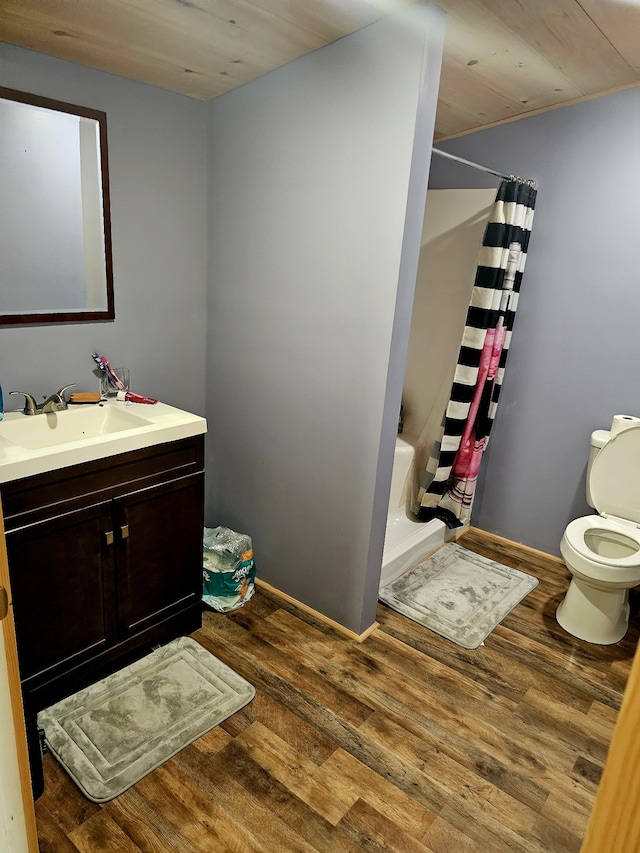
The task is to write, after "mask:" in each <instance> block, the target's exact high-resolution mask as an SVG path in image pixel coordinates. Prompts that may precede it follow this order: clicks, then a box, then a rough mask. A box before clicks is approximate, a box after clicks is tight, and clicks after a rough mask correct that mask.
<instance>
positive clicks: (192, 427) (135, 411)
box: [0, 400, 207, 483]
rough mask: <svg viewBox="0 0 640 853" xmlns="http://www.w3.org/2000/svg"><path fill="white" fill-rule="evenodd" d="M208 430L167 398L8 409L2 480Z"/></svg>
mask: <svg viewBox="0 0 640 853" xmlns="http://www.w3.org/2000/svg"><path fill="white" fill-rule="evenodd" d="M36 421H37V423H36ZM129 421H130V423H129ZM101 430H107V431H106V432H104V431H101ZM206 431H207V422H206V420H205V419H204V418H201V417H200V416H198V415H192V414H191V413H189V412H185V411H182V410H181V409H176V408H174V407H173V406H168V405H167V404H166V403H155V404H154V405H146V404H143V403H125V402H121V401H118V400H109V401H106V402H103V403H98V404H96V403H93V404H85V405H70V406H69V408H68V409H67V410H66V411H63V412H57V413H55V414H46V415H44V414H38V415H32V416H27V415H24V414H23V413H22V412H7V413H6V414H5V416H4V419H3V420H2V421H0V483H7V482H10V481H12V480H19V479H21V478H22V477H30V476H33V475H34V474H43V473H46V472H48V471H53V470H57V469H59V468H68V467H69V466H71V465H78V464H81V463H83V462H92V461H94V460H96V459H103V458H105V457H108V456H116V455H117V454H119V453H128V452H129V451H131V450H140V449H142V448H144V447H151V446H153V445H155V444H163V443H164V442H166V441H177V440H179V439H181V438H189V437H191V436H194V435H201V434H203V433H205V432H206ZM21 442H23V443H21ZM40 443H42V444H43V445H44V446H39V444H40Z"/></svg>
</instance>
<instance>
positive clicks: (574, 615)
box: [556, 425, 640, 646]
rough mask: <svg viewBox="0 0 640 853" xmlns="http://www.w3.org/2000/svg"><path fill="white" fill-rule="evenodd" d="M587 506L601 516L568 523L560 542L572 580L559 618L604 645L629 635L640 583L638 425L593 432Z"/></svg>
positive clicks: (575, 632)
mask: <svg viewBox="0 0 640 853" xmlns="http://www.w3.org/2000/svg"><path fill="white" fill-rule="evenodd" d="M587 502H588V503H589V505H590V506H592V507H594V508H595V509H596V510H597V512H598V515H587V516H583V517H582V518H576V519H575V520H574V521H572V522H570V523H569V525H568V526H567V529H566V530H565V532H564V536H563V537H562V542H561V543H560V553H561V554H562V557H563V559H564V561H565V563H566V564H567V568H568V569H569V571H570V572H571V574H572V575H573V577H572V579H571V583H570V585H569V589H568V591H567V594H566V596H565V598H564V600H563V601H562V603H561V604H560V606H559V607H558V610H557V611H556V619H557V620H558V623H559V624H560V626H561V627H562V628H564V630H565V631H567V632H568V633H569V634H573V636H574V637H578V638H579V639H581V640H586V641H587V642H589V643H596V644H598V645H602V646H606V645H610V644H611V643H617V642H618V641H619V640H621V639H622V638H623V637H624V635H625V634H626V633H627V628H628V627H629V590H630V589H631V587H634V586H637V585H638V584H640V426H637V425H634V426H631V427H629V428H628V429H625V430H624V431H622V432H619V433H618V434H617V435H611V433H609V432H608V431H606V430H596V432H594V433H592V435H591V453H590V455H589V465H588V468H587Z"/></svg>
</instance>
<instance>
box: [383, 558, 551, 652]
mask: <svg viewBox="0 0 640 853" xmlns="http://www.w3.org/2000/svg"><path fill="white" fill-rule="evenodd" d="M537 585H538V580H537V578H534V577H531V575H527V574H525V573H524V572H519V571H517V570H516V569H510V568H508V567H507V566H503V565H502V564H501V563H496V562H495V561H494V560H488V559H487V558H486V557H481V556H480V555H479V554H474V553H473V551H467V550H466V548H462V547H461V546H460V545H456V544H455V543H453V542H450V543H448V544H447V545H444V546H443V547H442V548H440V550H439V551H436V553H435V554H433V555H432V556H431V557H429V558H428V559H427V560H425V561H424V562H423V563H420V565H419V566H416V567H415V569H411V571H410V572H407V573H406V574H404V575H402V576H401V577H399V578H398V579H397V580H395V581H393V583H390V584H389V585H388V586H386V587H383V588H382V589H381V590H380V600H381V601H384V603H385V604H388V605H389V607H391V608H393V610H396V611H397V612H398V613H403V614H404V615H405V616H408V617H409V618H410V619H413V621H414V622H419V623H420V624H421V625H424V626H425V628H429V629H430V630H431V631H434V632H435V633H436V634H440V636H441V637H446V638H447V639H448V640H452V641H453V642H454V643H457V644H458V645H459V646H462V647H463V648H465V649H477V648H478V646H479V645H481V644H482V642H483V640H484V639H485V638H486V637H488V636H489V634H490V633H491V632H492V631H493V629H494V628H495V627H496V625H498V624H499V623H500V622H502V620H503V619H504V618H505V616H506V615H507V614H508V613H509V612H510V611H511V610H513V608H514V607H515V606H516V604H519V603H520V602H521V601H522V599H523V598H524V597H525V596H526V595H528V594H529V593H530V592H531V590H532V589H535V588H536V586H537Z"/></svg>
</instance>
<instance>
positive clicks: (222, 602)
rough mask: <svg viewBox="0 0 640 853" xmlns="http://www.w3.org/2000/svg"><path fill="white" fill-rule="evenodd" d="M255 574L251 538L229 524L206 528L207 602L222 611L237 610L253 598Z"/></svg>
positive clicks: (204, 594) (204, 577) (204, 591)
mask: <svg viewBox="0 0 640 853" xmlns="http://www.w3.org/2000/svg"><path fill="white" fill-rule="evenodd" d="M255 577H256V564H255V560H254V559H253V546H252V544H251V538H250V537H249V536H247V535H246V534H245V533H236V532H235V531H233V530H229V528H228V527H205V529H204V547H203V554H202V600H203V602H204V603H205V604H206V605H207V606H208V607H211V608H212V609H213V610H218V611H219V612H221V613H226V612H228V611H230V610H237V609H238V607H242V605H243V604H246V602H247V601H249V599H250V598H252V597H253V594H254V592H255Z"/></svg>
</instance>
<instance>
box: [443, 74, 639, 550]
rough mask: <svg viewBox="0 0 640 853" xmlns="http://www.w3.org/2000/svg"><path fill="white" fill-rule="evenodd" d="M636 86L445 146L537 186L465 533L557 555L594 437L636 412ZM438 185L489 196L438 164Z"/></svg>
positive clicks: (459, 170) (580, 502) (473, 176)
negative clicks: (494, 411)
mask: <svg viewBox="0 0 640 853" xmlns="http://www.w3.org/2000/svg"><path fill="white" fill-rule="evenodd" d="M638 139H640V89H630V90H628V91H625V92H619V93H617V94H614V95H608V96H606V97H603V98H599V99H597V100H593V101H588V102H585V103H582V104H576V105H573V106H569V107H565V108H563V109H559V110H555V111H552V112H548V113H545V114H543V115H539V116H533V117H531V118H528V119H522V120H520V121H516V122H513V123H511V124H506V125H503V126H501V127H497V128H494V129H491V130H486V131H481V132H477V133H473V134H471V135H469V136H466V137H463V138H460V139H458V140H452V141H451V142H449V143H446V144H443V145H442V147H443V148H444V149H445V150H447V151H450V152H451V153H453V154H458V155H460V156H463V157H466V158H468V159H471V160H475V161H477V162H480V163H483V164H485V165H488V166H491V167H493V168H495V169H500V170H502V171H506V172H507V173H514V174H518V175H522V176H524V177H533V178H535V179H536V180H537V182H538V202H537V208H536V214H535V220H534V226H533V235H532V238H531V244H530V252H529V257H528V259H527V266H526V270H525V275H524V280H523V286H522V295H521V299H520V303H519V308H518V316H517V318H516V325H515V330H514V336H513V341H512V345H511V349H510V354H509V361H508V365H507V372H506V377H505V382H504V386H503V392H502V396H501V400H500V408H499V410H498V415H497V418H496V422H495V425H494V431H493V433H492V437H491V441H490V444H489V448H488V451H487V455H486V458H485V462H484V466H483V470H482V472H481V480H480V483H479V492H478V495H477V500H476V503H475V505H474V510H473V517H472V524H474V525H476V526H478V527H480V528H482V529H484V530H488V531H490V532H493V533H498V534H500V535H502V536H506V537H507V538H509V539H512V540H515V541H517V542H523V543H525V544H527V545H530V546H532V547H535V548H539V549H541V550H543V551H546V552H549V553H559V543H560V539H561V537H562V533H563V530H564V528H565V526H566V525H567V523H568V522H569V521H570V520H571V519H572V518H575V517H577V516H579V515H584V514H586V513H587V512H591V510H590V509H589V507H587V505H586V503H585V498H584V488H585V468H586V463H587V457H588V452H589V436H590V433H591V431H592V430H594V429H603V428H604V429H608V428H609V427H610V425H611V419H612V416H613V415H614V414H616V413H627V414H633V415H640V334H639V333H638V318H639V317H640V287H639V286H638V260H637V245H638V210H637V208H638V204H637V200H638V198H640V168H639V166H640V161H639V158H638ZM431 185H432V186H434V187H437V188H447V187H478V186H492V185H496V182H495V181H493V180H492V179H489V180H486V179H485V178H484V177H483V176H482V174H481V173H479V172H476V171H475V170H472V169H468V168H466V167H462V166H451V165H449V164H448V163H446V162H445V161H444V159H443V158H438V157H434V158H433V162H432V171H431Z"/></svg>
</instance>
